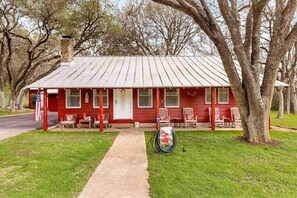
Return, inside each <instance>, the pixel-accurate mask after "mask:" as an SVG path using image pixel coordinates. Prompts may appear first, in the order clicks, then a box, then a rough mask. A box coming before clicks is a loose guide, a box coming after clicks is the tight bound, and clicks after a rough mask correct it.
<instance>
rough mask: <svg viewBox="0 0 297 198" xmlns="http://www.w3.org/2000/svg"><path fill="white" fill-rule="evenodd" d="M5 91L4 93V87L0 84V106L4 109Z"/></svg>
mask: <svg viewBox="0 0 297 198" xmlns="http://www.w3.org/2000/svg"><path fill="white" fill-rule="evenodd" d="M5 106H6V105H5V93H4V87H2V85H1V84H0V108H1V109H5Z"/></svg>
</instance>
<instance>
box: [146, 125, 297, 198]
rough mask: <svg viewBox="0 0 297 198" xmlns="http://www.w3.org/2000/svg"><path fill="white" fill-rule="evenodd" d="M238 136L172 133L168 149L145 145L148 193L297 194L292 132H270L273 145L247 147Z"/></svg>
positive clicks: (296, 140) (295, 136)
mask: <svg viewBox="0 0 297 198" xmlns="http://www.w3.org/2000/svg"><path fill="white" fill-rule="evenodd" d="M151 135H152V133H146V140H148V139H149V138H150V137H151ZM241 135H242V132H220V131H217V132H210V131H203V132H202V131H197V132H177V137H178V145H177V147H176V150H175V151H174V152H173V153H171V154H168V155H159V156H158V154H156V153H153V152H149V151H151V149H150V148H149V150H148V163H149V168H148V170H149V175H150V176H149V177H150V193H151V197H153V198H154V197H158V198H162V197H164V198H165V197H178V198H179V197H228V198H229V197H296V190H297V168H296V162H297V146H296V145H297V133H284V132H272V133H271V135H272V137H273V138H274V139H277V140H279V141H281V142H282V143H281V144H280V145H278V146H270V145H260V146H259V145H257V146H255V145H248V144H245V143H243V142H240V141H239V140H238V139H237V138H236V137H237V136H241ZM182 145H186V150H187V152H182Z"/></svg>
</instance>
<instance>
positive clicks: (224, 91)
mask: <svg viewBox="0 0 297 198" xmlns="http://www.w3.org/2000/svg"><path fill="white" fill-rule="evenodd" d="M218 95H219V104H229V88H219V93H218Z"/></svg>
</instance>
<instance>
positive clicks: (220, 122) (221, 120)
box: [208, 108, 224, 127]
mask: <svg viewBox="0 0 297 198" xmlns="http://www.w3.org/2000/svg"><path fill="white" fill-rule="evenodd" d="M208 114H209V121H210V125H211V108H208ZM215 124H217V125H218V126H220V127H223V126H224V116H223V117H220V109H219V108H215Z"/></svg>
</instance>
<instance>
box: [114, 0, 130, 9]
mask: <svg viewBox="0 0 297 198" xmlns="http://www.w3.org/2000/svg"><path fill="white" fill-rule="evenodd" d="M111 2H113V3H114V4H115V5H118V7H119V8H122V7H123V6H124V5H125V4H126V3H127V2H128V0H111Z"/></svg>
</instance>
